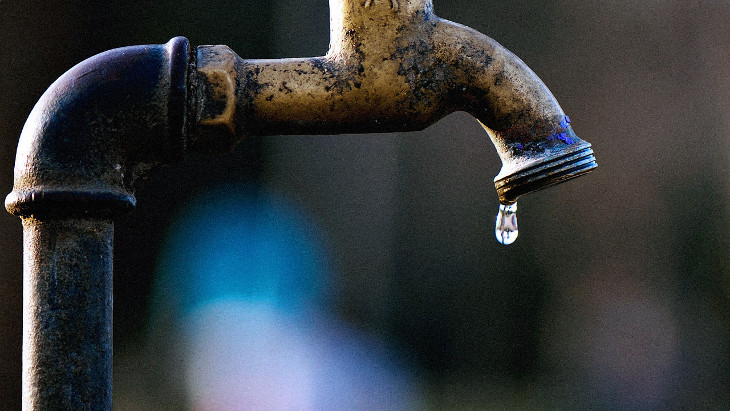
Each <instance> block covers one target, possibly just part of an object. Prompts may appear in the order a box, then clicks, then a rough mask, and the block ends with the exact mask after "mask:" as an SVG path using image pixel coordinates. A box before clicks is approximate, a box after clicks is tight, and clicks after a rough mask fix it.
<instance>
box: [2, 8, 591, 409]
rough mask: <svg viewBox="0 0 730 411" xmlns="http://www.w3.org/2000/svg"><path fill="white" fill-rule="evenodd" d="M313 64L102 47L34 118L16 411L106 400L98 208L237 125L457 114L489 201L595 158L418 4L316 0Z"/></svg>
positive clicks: (520, 79)
mask: <svg viewBox="0 0 730 411" xmlns="http://www.w3.org/2000/svg"><path fill="white" fill-rule="evenodd" d="M330 13H331V15H330V16H331V17H330V20H331V23H330V24H331V43H330V49H329V52H328V53H327V54H326V55H325V56H322V57H313V58H297V59H281V60H244V59H241V58H240V57H239V56H237V55H236V54H235V53H234V52H233V51H231V50H230V49H229V48H228V47H226V46H201V47H198V48H197V50H196V51H195V52H192V51H191V49H190V47H189V44H188V41H187V40H186V39H184V38H182V37H177V38H174V39H172V40H171V41H170V42H168V43H167V44H164V45H148V46H134V47H126V48H122V49H115V50H110V51H108V52H105V53H101V54H99V55H97V56H94V57H92V58H90V59H87V60H86V61H84V62H82V63H80V64H78V65H77V66H75V67H73V68H72V69H70V70H69V71H68V72H66V73H65V74H64V75H63V76H61V77H60V78H59V79H58V80H57V81H56V82H54V83H53V85H51V86H50V87H49V89H48V90H47V91H46V92H45V93H44V95H43V96H42V97H41V99H40V100H39V101H38V103H37V104H36V106H35V107H34V109H33V111H32V112H31V114H30V116H29V118H28V120H27V122H26V124H25V127H24V128H23V132H22V134H21V137H20V142H19V144H18V151H17V156H16V164H15V183H14V190H13V192H12V193H10V194H9V195H8V197H7V198H6V203H5V204H6V208H7V209H8V211H10V212H11V213H13V214H16V215H18V216H20V217H22V218H23V227H24V271H23V273H24V274H23V278H24V280H23V281H24V285H23V287H24V303H23V315H24V331H23V402H24V409H28V410H31V409H50V408H54V409H55V408H63V409H100V410H101V409H111V354H112V348H111V342H112V338H111V328H112V327H111V318H112V315H111V313H112V303H111V300H112V294H111V283H112V281H111V278H112V262H111V258H112V248H113V247H112V239H113V222H112V220H113V218H115V217H116V216H119V215H120V214H123V213H125V212H127V211H129V210H130V209H132V208H133V207H134V204H135V201H136V200H135V198H134V182H135V181H136V180H137V179H138V178H139V177H141V176H143V175H145V174H146V173H147V172H148V171H149V170H151V169H152V168H154V167H155V166H158V165H160V164H164V163H169V162H174V161H179V160H181V159H182V157H183V155H184V153H185V152H186V151H211V150H223V151H225V150H230V149H231V148H232V147H233V146H234V145H235V144H236V143H237V142H238V141H240V140H241V139H242V138H245V136H247V135H274V134H307V133H309V134H335V133H345V132H347V133H368V132H392V131H408V130H420V129H423V128H425V127H427V126H429V125H430V124H432V123H434V122H435V121H437V120H439V119H440V118H442V117H443V116H445V115H447V114H449V113H451V112H453V111H457V110H463V111H467V112H469V113H471V114H472V115H473V116H474V117H476V118H477V119H478V120H479V121H480V122H481V124H482V125H483V126H484V128H485V130H486V131H487V133H488V134H489V136H490V138H491V140H492V142H493V143H494V145H495V147H496V148H497V151H498V153H499V155H500V157H501V159H502V163H503V167H502V170H501V172H500V173H499V175H498V176H497V177H496V178H495V184H496V187H497V192H498V194H499V198H500V202H501V203H502V204H503V205H505V206H510V205H513V203H514V202H515V201H516V199H517V197H519V196H520V195H522V194H525V193H528V192H531V191H534V190H538V189H541V188H544V187H547V186H549V185H552V184H555V183H559V182H561V181H564V180H567V179H570V178H573V177H576V176H579V175H582V174H584V173H586V172H588V171H590V170H592V169H593V168H595V167H596V163H595V158H594V157H593V151H592V149H591V146H590V144H588V143H586V142H585V141H583V140H580V139H579V138H578V137H577V136H576V135H575V133H574V132H573V129H572V127H571V125H570V120H569V119H568V117H567V116H566V115H565V113H563V111H562V109H561V108H560V106H559V105H558V103H557V102H556V101H555V98H554V97H553V96H552V95H551V94H550V92H549V91H548V89H547V88H546V87H545V85H544V84H543V83H542V82H541V81H540V79H538V77H537V76H536V75H535V74H534V73H533V72H532V71H530V69H529V68H527V66H526V65H525V64H524V63H523V62H522V61H521V60H520V59H518V58H517V57H515V56H514V55H513V54H512V53H510V52H509V51H507V50H506V49H504V48H503V47H502V46H500V45H499V44H498V43H497V42H495V41H494V40H492V39H490V38H489V37H487V36H485V35H483V34H481V33H479V32H477V31H475V30H472V29H470V28H468V27H465V26H462V25H459V24H456V23H452V22H450V21H447V20H443V19H440V18H439V17H437V16H436V15H434V14H433V9H432V2H431V0H389V1H386V0H330Z"/></svg>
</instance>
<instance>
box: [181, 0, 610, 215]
mask: <svg viewBox="0 0 730 411" xmlns="http://www.w3.org/2000/svg"><path fill="white" fill-rule="evenodd" d="M330 22H331V23H330V24H331V29H330V30H331V33H330V37H331V39H330V49H329V52H328V53H327V54H326V55H325V56H322V57H312V58H295V59H279V60H244V59H241V58H240V57H238V56H237V55H236V54H235V53H234V52H233V51H231V50H230V49H229V48H228V47H226V46H201V47H199V48H198V50H197V59H198V66H197V67H198V68H197V73H194V74H195V79H194V82H195V83H196V84H197V85H198V87H197V93H198V95H197V96H198V100H197V101H198V104H199V106H198V107H197V109H196V110H195V112H196V115H197V118H196V120H197V124H198V130H199V132H198V133H196V134H194V136H193V137H192V138H191V140H190V145H191V146H192V147H194V148H200V149H202V150H210V149H220V148H222V147H226V146H227V147H231V146H233V145H234V144H235V143H236V142H237V141H239V139H240V138H242V137H245V136H246V135H275V134H337V133H369V132H392V131H410V130H420V129H423V128H425V127H427V126H429V125H430V124H432V123H434V122H435V121H437V120H439V119H440V118H442V117H443V116H445V115H447V114H449V113H451V112H453V111H457V110H463V111H466V112H469V113H471V114H472V115H473V116H474V117H476V118H477V119H478V120H479V121H480V123H481V124H482V125H483V126H484V128H485V129H486V130H487V132H488V134H489V135H490V137H491V139H492V141H493V143H494V145H495V147H496V148H497V151H498V153H499V155H500V157H501V158H502V161H503V169H502V172H501V173H500V174H499V176H497V178H496V179H495V181H496V182H497V188H498V192H499V194H500V200H501V201H502V202H503V203H510V202H513V201H514V200H516V198H517V197H518V196H519V195H521V194H524V193H526V192H529V191H533V190H535V189H540V188H543V187H545V186H548V185H551V184H555V183H557V182H560V181H563V180H566V179H569V178H573V177H575V176H577V175H580V174H583V173H585V172H587V171H590V170H591V169H593V168H594V167H595V165H596V163H595V158H593V155H592V150H591V149H590V144H588V143H586V142H584V141H582V140H580V139H579V138H578V137H577V136H576V135H575V133H574V132H573V130H572V128H571V126H570V120H568V117H567V116H566V115H565V113H564V112H563V110H562V109H561V108H560V105H559V104H558V103H557V101H556V100H555V98H554V97H553V96H552V94H551V93H550V91H549V90H548V89H547V87H546V86H545V85H544V84H543V83H542V81H541V80H540V79H539V78H538V77H537V76H536V75H535V74H534V73H533V72H532V71H531V70H530V69H529V68H528V67H527V66H526V65H525V64H524V63H523V62H522V61H521V60H520V59H519V58H517V57H516V56H515V55H514V54H512V53H510V52H509V51H508V50H506V49H505V48H504V47H502V46H501V45H499V44H498V43H497V42H496V41H494V40H492V39H491V38H489V37H487V36H485V35H484V34H481V33H479V32H477V31H475V30H472V29H470V28H468V27H465V26H462V25H460V24H457V23H453V22H450V21H448V20H444V19H441V18H439V17H437V16H436V15H434V13H433V7H432V2H431V1H430V0H400V1H387V0H370V1H363V0H331V1H330ZM221 130H227V131H228V132H229V138H228V139H227V140H226V139H222V134H221V133H220V131H221ZM566 156H567V157H566ZM575 161H578V162H579V163H580V167H578V168H577V169H576V168H575V167H571V166H570V165H571V164H573V163H574V162H575ZM566 162H568V163H570V164H566ZM541 165H549V166H548V167H546V168H542V169H541V170H540V171H539V173H538V174H537V175H535V174H534V173H530V172H528V175H527V176H524V175H523V174H524V172H525V170H530V169H534V168H536V167H540V166H541Z"/></svg>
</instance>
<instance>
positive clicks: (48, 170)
mask: <svg viewBox="0 0 730 411" xmlns="http://www.w3.org/2000/svg"><path fill="white" fill-rule="evenodd" d="M187 50H188V42H187V40H186V39H184V38H181V37H179V38H175V39H173V40H171V41H170V42H169V43H167V44H165V45H147V46H134V47H125V48H120V49H115V50H110V51H107V52H105V53H101V54H99V55H97V56H94V57H91V58H89V59H87V60H85V61H84V62H82V63H80V64H78V65H76V66H75V67H73V68H72V69H70V70H69V71H67V72H66V73H65V74H64V75H63V76H61V77H60V78H59V79H58V80H56V81H55V82H54V83H53V84H52V85H51V86H50V87H49V88H48V90H47V91H46V92H45V93H44V94H43V96H42V97H41V99H40V100H39V101H38V103H37V104H36V106H35V107H34V108H33V111H32V112H31V114H30V116H29V117H28V120H27V121H26V123H25V126H24V127H23V132H22V133H21V136H20V141H19V143H18V151H17V154H16V159H15V184H14V187H13V192H12V193H11V194H10V195H8V197H7V198H6V201H5V204H6V208H7V209H8V211H10V212H11V213H13V214H16V215H20V216H29V215H34V216H36V217H43V216H45V215H49V214H50V215H53V216H54V217H59V216H60V215H80V216H89V215H96V216H105V217H111V216H113V215H116V214H119V213H123V212H126V211H129V210H131V209H132V208H133V207H134V203H135V200H134V182H135V180H136V179H138V178H140V177H142V176H144V174H145V173H146V172H147V171H149V170H150V169H152V168H154V167H155V166H157V165H160V164H164V163H169V162H172V161H176V160H179V159H181V158H182V153H183V144H184V141H183V140H184V127H185V126H184V123H185V109H186V107H187V105H186V96H185V82H186V72H187V68H188V54H187Z"/></svg>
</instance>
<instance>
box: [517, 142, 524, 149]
mask: <svg viewBox="0 0 730 411" xmlns="http://www.w3.org/2000/svg"><path fill="white" fill-rule="evenodd" d="M515 147H517V148H518V149H520V150H522V149H523V148H525V147H523V146H522V144H520V143H517V144H515Z"/></svg>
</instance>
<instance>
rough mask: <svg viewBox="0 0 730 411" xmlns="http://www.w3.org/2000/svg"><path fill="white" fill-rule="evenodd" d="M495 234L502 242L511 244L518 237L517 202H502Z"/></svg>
mask: <svg viewBox="0 0 730 411" xmlns="http://www.w3.org/2000/svg"><path fill="white" fill-rule="evenodd" d="M494 234H495V235H496V236H497V241H499V243H500V244H504V245H510V244H512V243H514V242H515V240H516V239H517V203H513V204H506V205H505V204H500V205H499V214H497V225H496V227H495V228H494Z"/></svg>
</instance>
